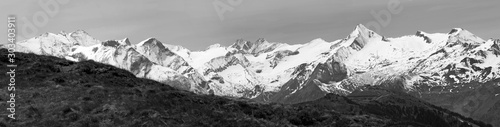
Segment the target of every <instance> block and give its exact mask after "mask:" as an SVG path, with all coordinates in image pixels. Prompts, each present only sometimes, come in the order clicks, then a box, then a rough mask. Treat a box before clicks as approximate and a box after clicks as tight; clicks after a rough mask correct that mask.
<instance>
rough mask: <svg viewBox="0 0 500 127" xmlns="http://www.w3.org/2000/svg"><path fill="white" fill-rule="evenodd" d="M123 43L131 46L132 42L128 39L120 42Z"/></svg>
mask: <svg viewBox="0 0 500 127" xmlns="http://www.w3.org/2000/svg"><path fill="white" fill-rule="evenodd" d="M120 42H121V43H122V45H130V40H129V39H128V38H125V39H123V40H121V41H120Z"/></svg>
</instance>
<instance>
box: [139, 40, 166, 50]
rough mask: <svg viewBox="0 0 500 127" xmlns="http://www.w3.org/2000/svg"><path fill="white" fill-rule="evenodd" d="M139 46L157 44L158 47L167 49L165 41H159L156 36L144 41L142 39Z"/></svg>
mask: <svg viewBox="0 0 500 127" xmlns="http://www.w3.org/2000/svg"><path fill="white" fill-rule="evenodd" d="M137 46H138V47H142V46H148V47H151V46H156V47H159V48H160V49H166V48H165V46H164V45H163V43H161V42H160V41H158V39H156V38H154V37H150V38H148V39H146V40H144V41H141V42H139V43H138V44H137Z"/></svg>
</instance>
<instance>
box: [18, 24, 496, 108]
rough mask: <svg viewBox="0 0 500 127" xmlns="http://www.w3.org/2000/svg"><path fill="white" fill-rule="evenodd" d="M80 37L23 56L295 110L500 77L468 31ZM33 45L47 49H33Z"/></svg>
mask: <svg viewBox="0 0 500 127" xmlns="http://www.w3.org/2000/svg"><path fill="white" fill-rule="evenodd" d="M74 33H75V32H74ZM76 33H79V34H75V36H76V35H79V36H82V37H73V36H67V34H51V33H47V34H43V36H39V37H35V38H32V39H28V40H27V41H23V42H21V43H20V48H19V51H21V52H33V53H36V54H41V55H52V56H57V57H62V58H66V59H69V60H73V61H82V60H94V61H97V62H101V63H106V64H110V65H114V66H117V67H119V68H122V69H126V70H128V71H131V72H132V73H133V74H135V75H136V76H137V77H145V78H149V79H153V80H156V81H159V82H162V83H165V84H169V85H172V86H174V87H175V88H179V89H184V90H189V91H192V92H195V93H198V94H215V95H218V96H230V97H244V98H250V99H254V100H257V101H261V102H279V103H288V104H293V103H301V102H306V101H313V100H316V99H319V98H321V97H323V96H325V95H326V94H328V93H335V94H339V95H348V94H350V93H352V92H353V91H355V90H356V89H359V88H362V87H363V86H367V85H375V86H382V87H385V88H388V89H395V90H401V91H405V92H410V93H426V91H428V90H425V89H422V88H424V87H425V88H427V87H430V88H429V89H432V88H441V87H448V86H453V87H455V88H456V89H459V88H462V86H460V85H459V84H462V83H471V82H477V83H486V82H488V81H493V80H495V79H498V78H499V77H500V57H499V55H500V48H499V46H498V45H499V42H500V41H499V40H498V39H497V40H495V39H489V40H483V39H481V38H479V37H477V36H476V35H474V34H472V33H471V32H469V31H467V30H465V29H462V28H453V29H452V30H450V32H448V33H426V32H423V31H417V32H416V34H414V35H407V36H402V37H397V38H388V37H385V36H381V35H379V34H377V33H375V32H373V31H372V30H369V29H367V28H366V27H365V26H363V25H362V24H359V25H357V26H356V27H354V29H353V31H352V32H351V33H350V34H348V35H347V37H346V38H344V39H339V40H335V41H333V42H327V41H325V40H323V39H320V38H318V39H315V40H312V41H310V42H308V43H304V44H293V45H290V44H286V43H279V42H268V41H267V40H265V39H258V40H257V41H255V42H250V41H244V40H243V39H239V40H237V41H236V42H235V43H234V44H232V45H230V46H227V47H225V46H220V45H214V46H209V48H207V49H206V50H202V51H190V50H189V49H186V48H184V47H182V46H174V45H168V44H165V43H162V42H160V41H159V40H156V39H155V38H148V39H146V40H144V41H142V42H140V43H138V44H131V43H130V42H129V41H128V39H127V38H125V39H123V40H108V41H104V42H100V43H97V44H94V45H91V46H88V45H89V44H90V43H96V41H94V40H93V39H92V38H89V36H90V35H88V34H87V33H86V32H84V31H83V32H82V31H78V32H76ZM68 38H76V39H80V40H76V39H75V40H71V39H68ZM85 39H89V40H88V41H87V40H85ZM30 43H32V44H31V45H40V46H34V47H29V44H30ZM80 43H81V44H80ZM54 45H55V46H54ZM85 45H87V46H85ZM27 47H29V48H27ZM420 85H423V86H420ZM479 86H481V85H478V86H474V88H475V87H479ZM474 88H472V87H471V88H469V89H474ZM451 91H452V90H451V89H450V92H451ZM498 92H499V93H500V91H498ZM429 94H430V93H429ZM488 94H495V93H494V92H493V93H488ZM433 96H438V97H445V96H444V95H433ZM488 96H490V95H488ZM499 103H500V102H499ZM476 108H477V107H476ZM488 108H490V109H492V108H493V107H491V106H489V107H488ZM450 110H451V109H450Z"/></svg>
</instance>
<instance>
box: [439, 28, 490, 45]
mask: <svg viewBox="0 0 500 127" xmlns="http://www.w3.org/2000/svg"><path fill="white" fill-rule="evenodd" d="M448 34H449V36H450V37H449V39H448V42H447V44H446V45H449V46H453V45H455V44H458V43H461V44H473V45H480V44H483V43H485V42H486V41H485V40H483V39H482V38H479V37H478V36H476V35H474V34H473V33H471V32H469V31H467V30H465V29H463V28H454V29H452V30H451V31H450V32H449V33H448Z"/></svg>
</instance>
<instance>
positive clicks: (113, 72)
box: [0, 17, 500, 127]
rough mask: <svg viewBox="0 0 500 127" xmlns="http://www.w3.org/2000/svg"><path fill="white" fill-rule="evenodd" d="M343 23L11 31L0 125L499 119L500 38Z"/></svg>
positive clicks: (2, 61)
mask: <svg viewBox="0 0 500 127" xmlns="http://www.w3.org/2000/svg"><path fill="white" fill-rule="evenodd" d="M465 18H466V17H465ZM225 20H228V19H225ZM408 25H411V22H408ZM498 26H499V25H497V26H492V27H497V29H500V27H498ZM459 27H460V26H459ZM351 28H352V30H351V31H344V33H345V34H344V35H343V36H345V37H344V38H338V39H337V40H334V41H326V40H324V39H321V38H318V39H314V40H311V41H308V42H303V43H297V44H296V43H287V42H281V41H279V40H277V41H275V40H266V39H264V38H259V39H257V40H244V39H235V40H236V41H235V42H233V43H232V44H230V45H223V44H217V43H214V44H212V45H210V46H208V47H206V48H205V49H203V50H192V49H189V48H187V47H184V46H183V45H175V44H171V43H169V42H168V41H164V40H160V39H157V38H155V37H151V38H147V39H145V40H143V41H137V42H134V41H131V40H130V39H129V38H123V39H120V40H113V39H111V40H99V39H96V38H95V37H94V36H95V35H98V34H100V33H99V32H96V33H88V32H86V31H85V30H76V31H74V32H69V33H67V32H59V33H50V32H46V33H43V34H41V35H39V36H34V37H32V38H28V39H25V40H19V41H17V42H16V43H15V44H16V45H15V51H16V52H15V61H16V65H17V67H16V85H15V87H16V91H15V93H16V95H17V96H16V104H17V105H16V111H15V113H16V118H15V119H11V118H9V117H7V115H8V114H9V113H8V110H6V111H5V110H4V111H5V113H3V112H4V111H2V113H3V114H5V115H4V116H3V119H1V120H0V126H61V127H66V126H78V127H79V126H131V127H132V126H133V127H135V126H340V127H344V126H433V127H434V126H436V127H437V126H439V127H445V126H450V127H458V126H460V127H461V126H474V127H477V126H480V127H482V126H500V39H494V38H482V37H479V36H476V35H475V34H474V32H475V31H469V30H467V29H466V28H447V29H448V31H442V32H438V33H433V32H426V31H420V30H414V31H415V32H412V33H406V34H405V35H404V36H398V37H390V36H384V35H382V34H379V33H377V32H375V31H378V30H371V29H370V27H367V26H365V25H363V24H358V25H353V26H352V27H351ZM116 32H117V33H119V32H120V31H116ZM497 34H498V33H497ZM166 36H168V35H166ZM235 38H239V37H235ZM200 43H201V42H200ZM203 43H205V42H203ZM0 46H1V48H2V49H0V52H1V54H2V55H1V56H0V66H2V68H0V71H1V72H9V68H4V66H8V65H10V64H12V62H10V61H9V58H10V56H8V55H7V54H9V51H8V49H9V48H10V47H9V45H8V44H5V45H0ZM4 77H5V78H4ZM4 77H2V78H0V83H1V84H9V82H12V81H10V79H9V78H7V77H8V76H7V75H6V76H4ZM7 88H8V87H7V85H3V86H2V90H1V92H0V94H1V95H2V96H1V97H0V99H1V101H2V103H0V104H2V107H4V106H5V107H8V103H5V101H9V91H10V90H9V91H8V90H7ZM9 89H10V88H9Z"/></svg>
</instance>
